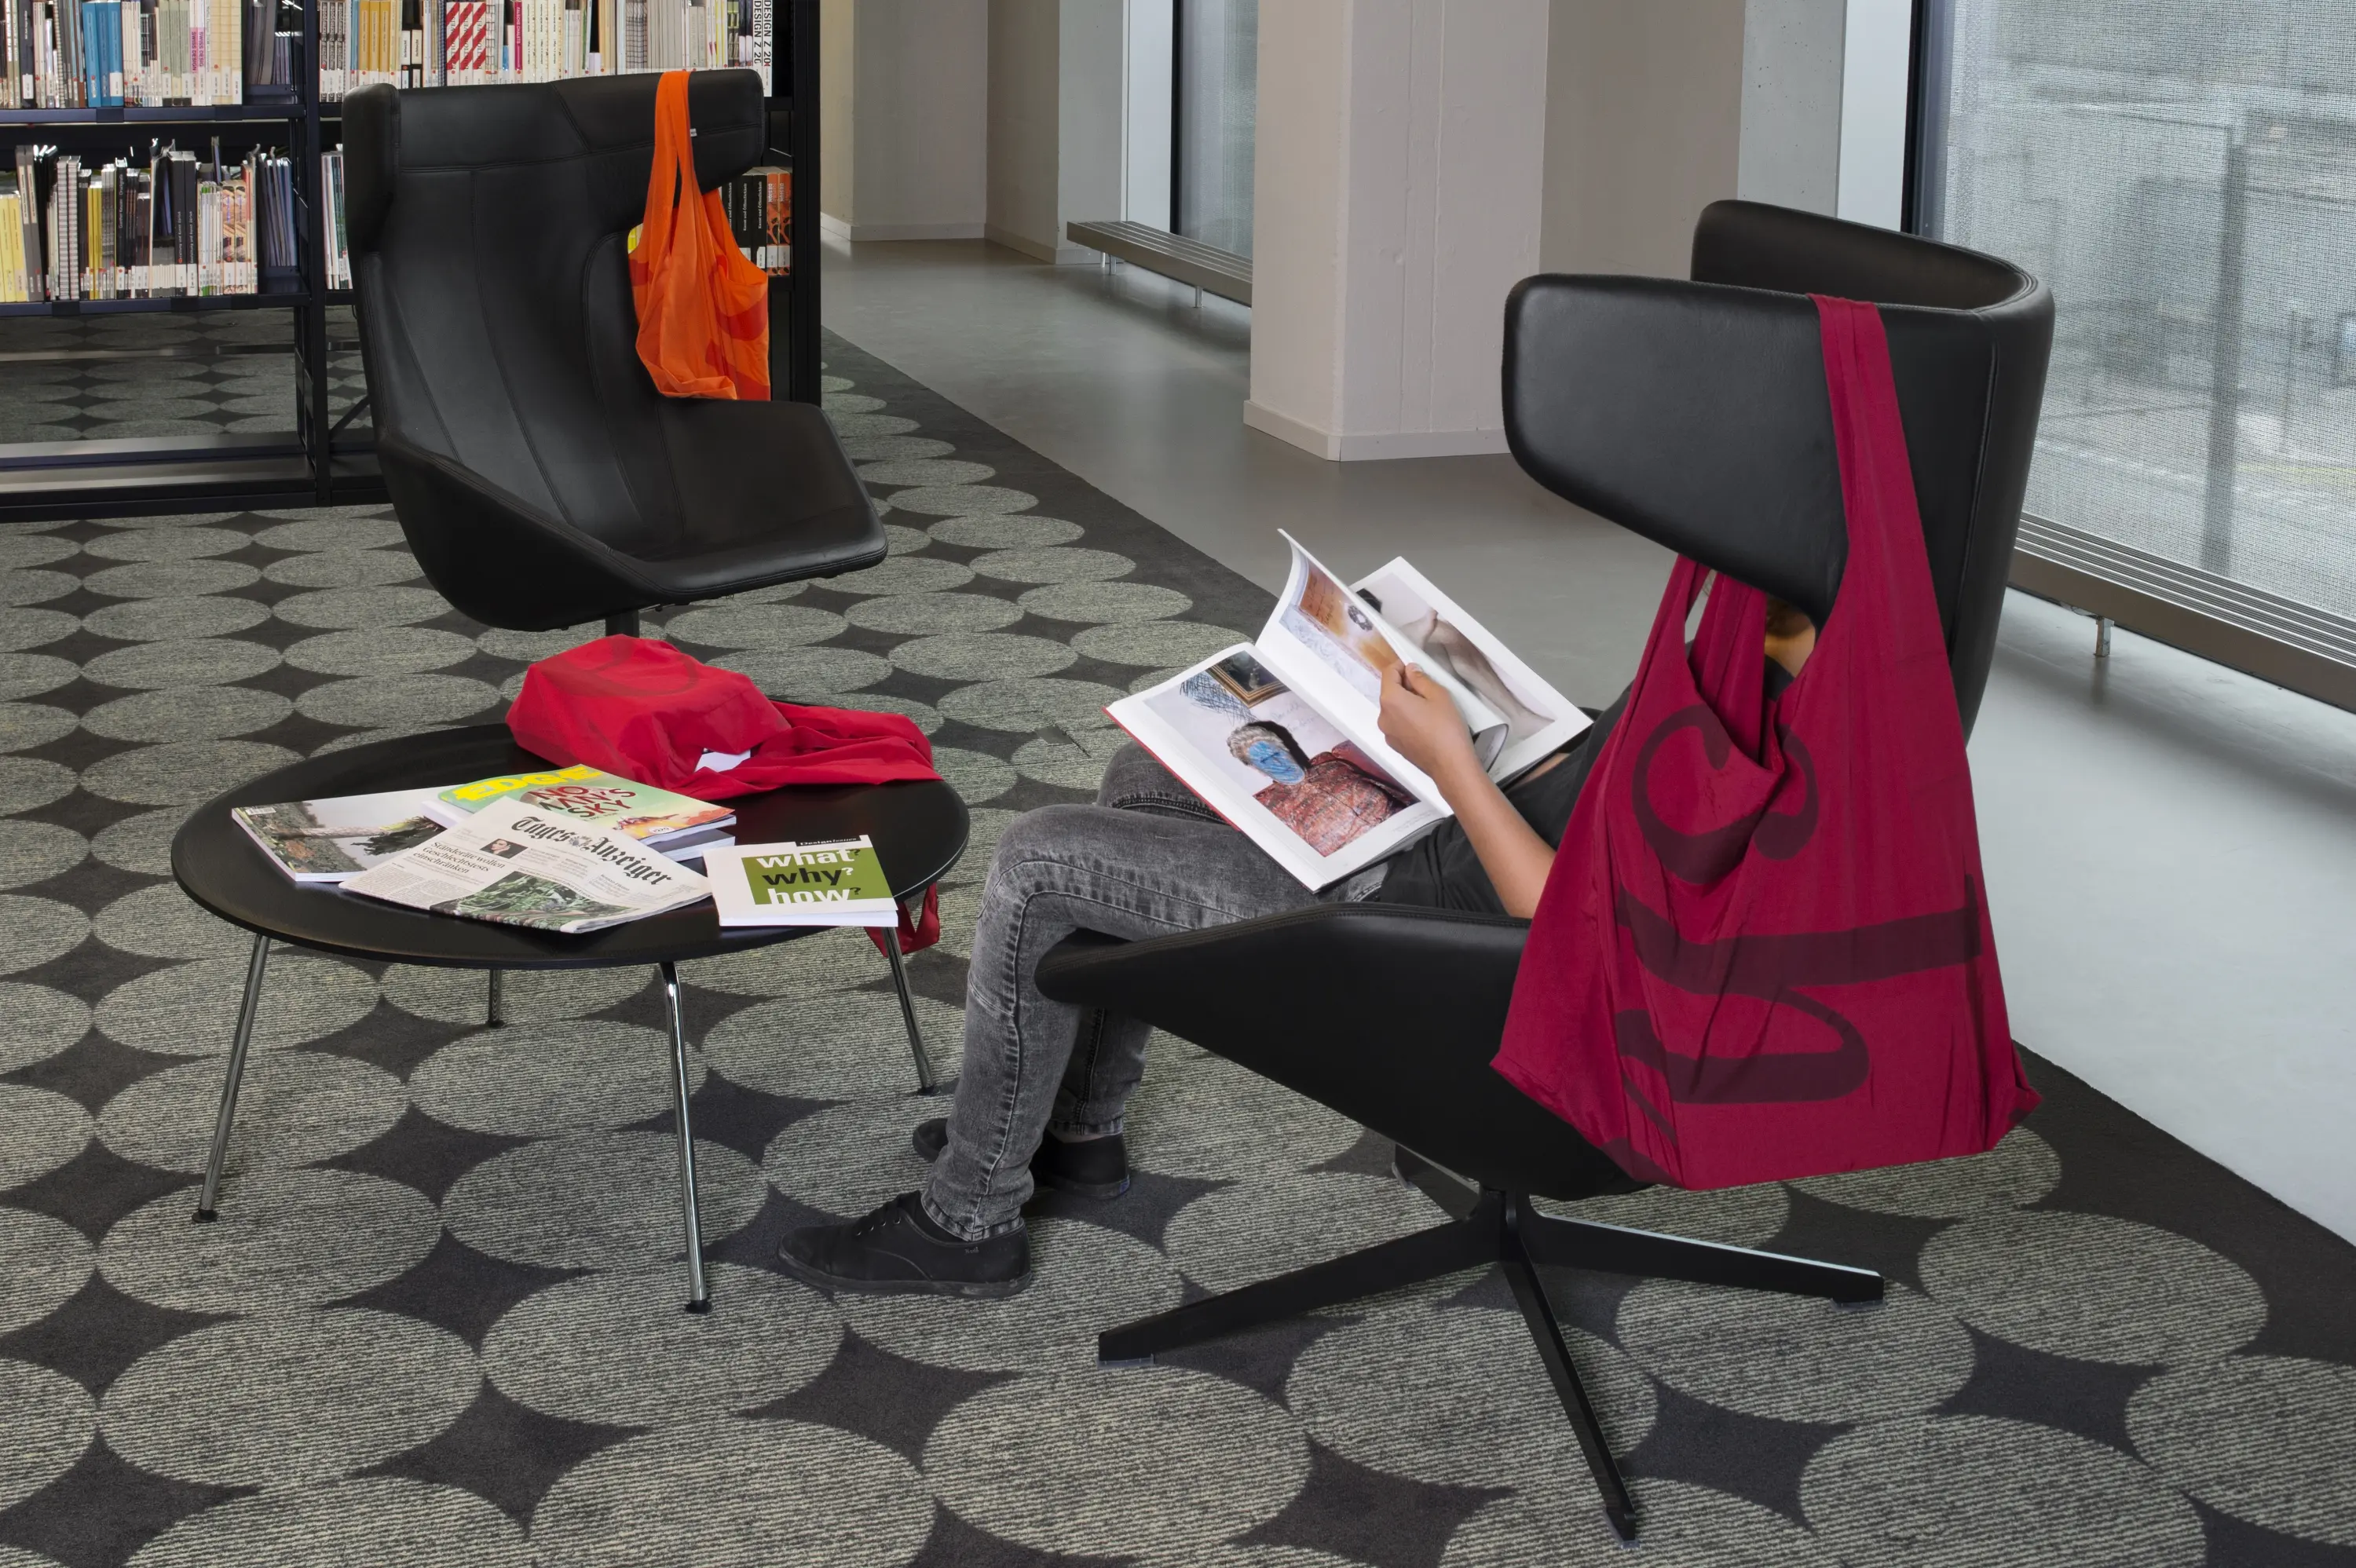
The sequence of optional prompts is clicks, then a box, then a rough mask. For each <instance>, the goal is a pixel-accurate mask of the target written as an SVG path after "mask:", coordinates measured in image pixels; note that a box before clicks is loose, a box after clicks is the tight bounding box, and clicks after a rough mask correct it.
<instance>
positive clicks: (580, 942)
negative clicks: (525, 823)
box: [172, 724, 967, 969]
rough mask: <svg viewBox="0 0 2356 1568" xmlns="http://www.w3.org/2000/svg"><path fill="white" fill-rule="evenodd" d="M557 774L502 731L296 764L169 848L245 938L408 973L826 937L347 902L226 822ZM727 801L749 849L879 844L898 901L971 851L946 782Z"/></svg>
mask: <svg viewBox="0 0 2356 1568" xmlns="http://www.w3.org/2000/svg"><path fill="white" fill-rule="evenodd" d="M549 765H550V764H549V763H547V762H546V761H545V760H543V759H541V758H540V757H536V756H534V755H532V754H531V753H530V752H527V751H525V750H524V749H523V748H522V747H520V746H519V745H517V744H516V743H515V739H514V737H513V736H511V735H509V733H508V729H507V726H506V725H504V724H477V725H470V726H468V727H466V728H465V729H459V730H434V731H427V732H425V733H423V734H421V735H405V736H402V737H401V738H399V739H397V740H391V741H375V742H372V743H371V744H369V745H365V746H354V747H352V748H350V749H349V750H348V751H342V752H328V753H327V754H326V755H324V756H317V757H313V758H311V759H309V760H308V761H305V762H300V763H290V764H289V765H287V766H285V767H283V768H279V769H277V770H276V771H274V772H272V773H264V774H262V776H261V777H260V778H258V779H254V780H252V782H250V783H248V784H240V785H239V786H238V787H237V788H235V789H232V790H230V791H228V792H227V793H225V794H223V795H217V796H215V797H214V798H213V799H211V800H209V801H207V802H206V803H205V804H204V805H200V806H198V808H197V810H196V813H195V814H194V815H193V816H190V817H189V818H188V820H187V822H186V823H184V824H182V825H181V827H180V831H179V833H178V834H177V836H176V837H174V838H173V840H172V875H173V876H175V877H176V878H177V879H178V880H179V883H180V886H181V888H182V889H184V890H185V891H187V895H188V896H189V897H190V898H192V899H194V900H195V901H197V902H198V903H200V904H202V905H203V906H204V907H205V908H207V909H209V910H210V911H211V912H213V913H215V914H217V915H219V916H220V917H221V918H222V919H223V920H226V921H229V922H230V923H232V924H236V925H241V926H243V927H244V928H245V929H246V930H248V931H252V932H259V933H262V934H264V935H268V936H273V937H277V938H280V939H281V940H284V941H286V942H290V943H293V944H296V945H297V946H302V947H310V948H316V949H319V950H321V951H323V952H327V953H338V954H342V955H346V956H348V957H353V958H381V959H390V960H391V961H393V962H395V963H400V964H427V965H442V966H444V967H456V968H467V969H583V968H594V967H601V966H605V965H624V964H661V963H678V962H683V961H684V960H687V959H690V958H706V957H710V956H712V955H714V954H721V953H735V952H741V951H743V950H744V949H745V948H749V947H761V946H765V945H766V944H770V943H773V942H783V941H787V940H790V939H791V938H794V937H797V936H808V935H811V934H813V933H815V932H817V931H820V930H824V929H827V928H825V927H822V926H767V927H738V928H736V929H734V930H723V929H722V927H721V924H720V920H719V916H718V914H717V913H716V912H714V911H713V909H712V901H710V900H709V899H707V900H704V901H702V902H701V903H696V904H691V905H690V906H689V907H687V908H685V909H677V910H672V911H670V912H669V913H666V914H659V915H654V916H651V917H649V918H648V919H646V920H636V921H631V922H628V923H626V924H622V925H616V926H608V927H607V928H606V929H605V930H604V931H593V932H590V933H586V934H584V935H579V936H567V935H564V934H562V933H558V932H546V931H528V930H525V929H523V928H522V927H519V926H511V925H494V924H491V923H488V922H486V921H479V920H461V919H458V918H456V917H455V916H452V915H446V914H429V913H427V912H425V911H423V910H414V909H405V908H403V907H402V906H401V905H399V904H389V903H384V902H381V901H378V900H375V899H368V898H362V897H360V896H359V895H358V894H356V893H348V892H345V891H343V890H342V889H340V888H338V887H337V886H335V885H334V884H332V883H326V884H321V883H306V882H297V881H295V880H294V879H293V878H291V877H289V876H287V875H286V874H285V873H284V871H282V870H280V869H278V867H277V865H276V864H275V863H274V862H273V861H272V860H271V859H270V858H269V857H268V856H267V855H265V854H263V853H262V848H261V847H260V846H259V845H257V844H255V843H254V841H253V840H252V838H250V837H247V836H246V833H245V830H244V829H243V828H241V827H238V825H237V824H236V823H235V822H234V821H232V820H231V819H230V815H229V808H230V806H232V805H272V804H274V803H276V802H279V801H286V800H319V799H325V798H327V797H329V796H333V795H367V794H370V793H372V792H375V791H378V790H391V789H417V788H421V787H423V786H424V785H427V784H437V785H439V784H465V783H467V782H468V781H470V780H473V779H479V778H488V777H490V776H492V775H493V774H495V773H519V772H522V771H524V770H527V769H534V768H545V767H547V766H549ZM728 804H729V805H733V806H734V808H735V810H736V827H735V829H734V831H735V834H736V838H737V841H738V842H739V843H744V844H771V843H778V842H782V841H787V840H793V839H812V838H844V837H851V835H853V834H859V833H865V834H869V835H871V836H872V837H873V838H874V840H875V855H876V859H879V860H881V861H882V862H883V873H884V875H885V876H886V877H887V878H889V879H890V880H891V883H892V891H893V893H894V896H895V897H903V898H905V896H907V895H908V894H909V893H911V892H914V891H916V890H918V889H920V888H925V887H928V886H930V885H931V884H932V883H934V882H936V881H937V880H940V878H941V877H943V876H944V875H946V874H947V873H948V870H949V869H950V868H952V867H953V866H955V865H956V864H957V862H958V856H960V855H962V854H963V853H964V852H965V842H966V830H967V817H966V809H965V802H964V801H962V800H960V799H958V794H957V791H955V790H953V789H951V788H950V787H949V786H948V784H943V783H940V782H938V781H937V780H931V779H926V780H916V781H907V782H902V783H897V784H799V785H795V786H793V787H790V788H787V789H780V790H772V791H769V792H768V793H767V794H765V795H744V796H741V797H739V798H737V799H735V800H733V801H731V802H729V803H728Z"/></svg>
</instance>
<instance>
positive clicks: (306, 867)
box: [230, 789, 443, 882]
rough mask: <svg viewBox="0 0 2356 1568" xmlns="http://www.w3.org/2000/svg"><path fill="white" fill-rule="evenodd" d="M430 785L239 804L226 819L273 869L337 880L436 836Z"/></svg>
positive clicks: (309, 879)
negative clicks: (430, 811)
mask: <svg viewBox="0 0 2356 1568" xmlns="http://www.w3.org/2000/svg"><path fill="white" fill-rule="evenodd" d="M433 797H434V792H433V791H432V790H430V789H397V790H385V791H381V792H380V793H378V794H375V795H333V796H329V797H327V798H326V799H322V800H289V801H282V802H280V803H279V804H277V805H238V806H231V807H230V820H232V821H234V822H235V823H236V824H237V825H238V826H239V827H242V828H243V829H245V832H246V835H247V837H251V838H252V840H253V841H254V842H255V843H256V844H258V845H260V846H261V847H262V853H263V854H265V855H267V856H269V857H270V859H271V861H272V862H273V864H274V865H276V866H277V868H278V869H280V870H282V871H284V872H285V873H286V874H287V875H288V876H290V877H292V878H294V879H295V880H296V881H298V882H341V881H345V880H348V879H350V878H353V877H357V876H359V874H360V873H361V872H362V871H365V870H367V869H369V868H370V867H372V866H375V865H378V864H380V863H381V862H383V861H386V860H389V859H392V857H394V856H395V855H398V854H401V853H402V852H403V851H404V850H409V849H414V848H417V846H419V845H420V844H423V843H424V842H426V841H427V840H428V839H431V838H434V837H439V836H440V835H441V833H442V831H443V825H442V824H441V823H439V822H436V821H434V818H433V817H431V816H428V815H426V810H425V807H426V803H427V802H429V801H430V800H432V799H433Z"/></svg>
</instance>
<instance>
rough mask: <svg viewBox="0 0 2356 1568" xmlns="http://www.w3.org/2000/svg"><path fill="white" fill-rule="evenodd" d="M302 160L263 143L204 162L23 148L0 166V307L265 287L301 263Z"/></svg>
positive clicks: (163, 155)
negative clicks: (89, 156)
mask: <svg viewBox="0 0 2356 1568" xmlns="http://www.w3.org/2000/svg"><path fill="white" fill-rule="evenodd" d="M293 173H294V169H293V165H292V164H291V163H290V162H289V160H288V159H287V158H286V157H285V156H284V155H282V154H278V153H273V152H264V151H260V150H257V151H254V152H252V153H249V154H248V155H246V158H245V160H244V161H243V162H242V163H239V164H231V165H221V164H220V163H218V162H214V163H212V164H209V165H207V164H201V163H199V162H198V159H197V157H196V155H194V154H192V153H185V152H177V151H159V152H157V153H155V155H153V156H152V157H151V158H150V159H149V160H148V161H147V162H146V163H145V164H139V163H134V162H133V161H132V160H131V159H130V158H129V157H127V156H126V157H122V158H116V159H113V160H112V161H110V162H107V163H103V164H98V165H85V164H84V163H83V161H82V159H81V158H80V155H76V154H72V153H47V152H42V151H40V150H37V149H35V148H31V147H19V148H17V149H16V167H15V169H14V171H13V172H11V173H8V174H0V303H16V304H28V303H37V302H41V301H52V300H103V299H146V298H164V297H172V296H179V295H205V294H250V293H259V292H261V289H262V278H263V275H264V274H265V273H279V272H283V273H284V274H286V275H287V276H288V277H289V279H290V281H291V279H292V277H293V275H294V273H295V257H296V255H297V251H296V239H295V185H294V178H293Z"/></svg>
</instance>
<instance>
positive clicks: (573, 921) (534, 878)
mask: <svg viewBox="0 0 2356 1568" xmlns="http://www.w3.org/2000/svg"><path fill="white" fill-rule="evenodd" d="M343 885H344V890H345V891H347V892H351V893H358V894H359V895H361V896H362V897H366V898H373V899H382V900H384V901H387V902H390V903H397V904H405V905H407V906H409V907H410V908H412V909H422V910H429V911H431V912H434V913H435V914H455V915H458V916H461V917H463V918H465V919H468V920H487V921H492V922H495V923H498V924H501V925H520V926H527V927H530V928H531V929H533V930H537V931H555V932H564V933H582V932H591V931H602V930H604V929H605V927H607V926H610V925H620V924H622V923H625V922H627V921H633V920H644V919H646V918H647V917H648V915H656V914H661V913H663V912H665V911H667V910H674V909H680V908H684V907H685V906H686V905H689V904H691V903H695V902H697V901H700V900H701V899H703V898H704V897H706V896H707V894H708V892H709V886H708V884H707V883H706V882H705V880H704V879H703V878H702V877H701V876H699V875H697V874H696V873H695V872H693V871H691V870H688V869H685V868H684V867H681V866H680V865H678V864H676V863H674V862H672V861H670V860H668V859H664V858H663V857H662V856H661V855H659V854H658V853H656V852H655V851H654V850H653V849H651V848H648V846H646V845H644V844H642V843H640V842H639V841H638V840H637V839H636V838H632V837H629V836H628V835H626V834H622V833H614V832H608V831H605V829H603V828H601V827H598V826H596V825H594V824H593V823H584V822H582V821H581V820H580V819H578V818H576V817H571V816H559V815H557V814H556V813H554V812H552V811H543V810H541V809H540V808H539V807H537V806H534V805H529V804H527V803H526V802H525V801H524V800H522V799H521V798H520V797H516V796H509V797H508V798H505V799H501V800H498V801H495V802H493V803H491V804H490V805H486V806H485V807H484V808H483V809H482V810H481V811H479V812H477V813H475V814H474V815H472V816H468V817H467V818H466V820H465V821H464V822H462V823H460V824H459V825H457V826H455V827H451V828H449V829H447V830H446V831H444V832H443V833H442V834H440V835H439V836H437V837H434V838H430V839H428V840H426V841H425V842H424V843H423V844H420V845H419V846H417V847H416V848H413V849H408V850H404V851H402V853H400V854H398V855H394V856H392V857H391V858H390V859H384V860H380V861H379V862H378V863H377V864H375V865H374V866H371V867H369V869H367V870H365V871H363V872H361V873H360V874H359V875H358V876H356V877H353V878H351V879H349V880H347V881H346V882H345V883H344V884H343Z"/></svg>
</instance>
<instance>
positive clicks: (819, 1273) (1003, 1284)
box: [777, 1252, 1031, 1301]
mask: <svg viewBox="0 0 2356 1568" xmlns="http://www.w3.org/2000/svg"><path fill="white" fill-rule="evenodd" d="M777 1264H778V1266H780V1267H781V1268H783V1269H784V1270H785V1271H786V1272H787V1274H790V1275H793V1276H794V1277H795V1278H796V1279H798V1280H800V1281H801V1282H802V1283H803V1284H804V1285H816V1286H817V1287H818V1288H819V1289H820V1290H824V1291H828V1292H830V1293H832V1292H845V1293H848V1294H850V1295H852V1296H954V1297H957V1298H958V1299H959V1300H964V1301H1002V1300H1004V1299H1005V1298H1006V1297H1008V1296H1020V1295H1021V1294H1022V1293H1023V1291H1024V1290H1026V1289H1027V1288H1029V1286H1030V1284H1031V1271H1029V1270H1028V1269H1025V1270H1024V1271H1023V1273H1022V1274H1021V1275H1017V1276H1016V1277H1014V1278H1012V1279H1003V1280H983V1281H967V1280H952V1279H851V1278H850V1277H848V1276H846V1275H834V1274H828V1273H827V1272H826V1271H825V1270H823V1269H816V1268H812V1267H810V1265H809V1264H806V1263H804V1262H802V1261H801V1260H800V1259H799V1258H798V1257H795V1256H794V1255H793V1254H792V1253H787V1252H780V1253H777Z"/></svg>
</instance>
